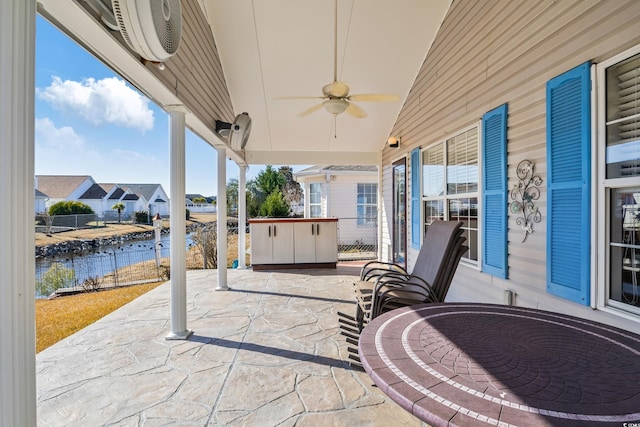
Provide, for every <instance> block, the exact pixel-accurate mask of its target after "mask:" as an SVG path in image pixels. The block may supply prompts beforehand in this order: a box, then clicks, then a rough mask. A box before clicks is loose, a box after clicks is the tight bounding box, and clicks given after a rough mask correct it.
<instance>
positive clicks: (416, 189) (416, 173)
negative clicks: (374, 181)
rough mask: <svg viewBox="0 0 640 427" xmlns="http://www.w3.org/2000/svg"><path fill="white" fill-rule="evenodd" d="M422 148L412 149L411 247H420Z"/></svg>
mask: <svg viewBox="0 0 640 427" xmlns="http://www.w3.org/2000/svg"><path fill="white" fill-rule="evenodd" d="M420 199H421V197H420V148H414V149H413V150H412V151H411V247H412V248H414V249H420V234H421V233H420V231H421V230H422V227H421V226H420Z"/></svg>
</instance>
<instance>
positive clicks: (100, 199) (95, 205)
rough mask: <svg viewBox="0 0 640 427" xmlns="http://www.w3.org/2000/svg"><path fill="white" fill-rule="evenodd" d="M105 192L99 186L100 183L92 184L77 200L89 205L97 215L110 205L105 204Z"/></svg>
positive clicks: (102, 213) (100, 214)
mask: <svg viewBox="0 0 640 427" xmlns="http://www.w3.org/2000/svg"><path fill="white" fill-rule="evenodd" d="M106 195H107V192H106V191H105V190H104V189H103V188H102V187H101V186H100V184H93V185H92V186H91V187H89V189H88V190H87V191H85V192H84V193H83V194H82V195H81V196H80V197H79V199H78V200H79V201H81V202H82V203H84V204H86V205H89V206H91V209H93V211H94V212H95V213H96V215H98V216H99V217H101V216H103V215H104V211H105V210H106V209H110V208H111V207H110V206H105V196H106Z"/></svg>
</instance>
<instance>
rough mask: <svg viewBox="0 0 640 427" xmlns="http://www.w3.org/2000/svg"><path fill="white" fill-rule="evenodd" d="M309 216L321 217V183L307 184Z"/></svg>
mask: <svg viewBox="0 0 640 427" xmlns="http://www.w3.org/2000/svg"><path fill="white" fill-rule="evenodd" d="M309 217H310V218H322V184H321V183H319V182H312V183H311V184H309Z"/></svg>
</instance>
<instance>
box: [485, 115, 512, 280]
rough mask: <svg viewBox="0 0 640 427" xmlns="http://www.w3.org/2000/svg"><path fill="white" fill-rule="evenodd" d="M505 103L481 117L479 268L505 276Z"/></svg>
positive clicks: (506, 275)
mask: <svg viewBox="0 0 640 427" xmlns="http://www.w3.org/2000/svg"><path fill="white" fill-rule="evenodd" d="M507 193H508V191H507V104H504V105H501V106H500V107H498V108H496V109H494V110H491V111H489V112H488V113H486V114H485V115H484V116H483V117H482V271H484V272H485V273H489V274H492V275H494V276H497V277H500V278H502V279H506V278H507V277H508V267H507Z"/></svg>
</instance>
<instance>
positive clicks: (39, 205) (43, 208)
mask: <svg viewBox="0 0 640 427" xmlns="http://www.w3.org/2000/svg"><path fill="white" fill-rule="evenodd" d="M35 194H36V201H35V205H34V207H35V212H36V215H37V214H44V213H47V200H49V196H47V195H46V194H44V193H43V192H42V191H40V190H38V189H36V193H35Z"/></svg>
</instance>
